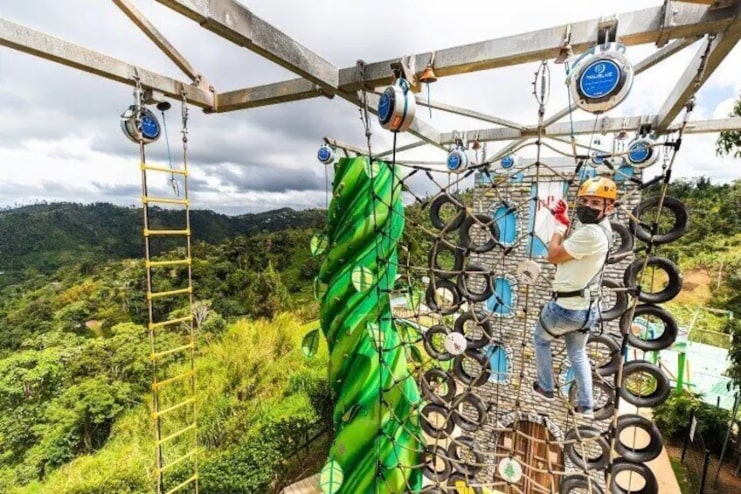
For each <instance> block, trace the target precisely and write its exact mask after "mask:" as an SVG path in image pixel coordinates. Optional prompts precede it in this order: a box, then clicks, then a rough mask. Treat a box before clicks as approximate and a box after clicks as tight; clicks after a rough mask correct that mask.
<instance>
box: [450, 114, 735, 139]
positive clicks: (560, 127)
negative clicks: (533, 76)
mask: <svg viewBox="0 0 741 494" xmlns="http://www.w3.org/2000/svg"><path fill="white" fill-rule="evenodd" d="M657 120H658V115H650V116H643V117H621V118H609V117H605V118H601V119H597V120H579V121H576V122H574V123H573V133H574V135H585V134H592V133H595V134H607V133H609V132H619V131H621V130H626V129H627V130H633V129H637V128H638V127H639V126H640V125H641V124H643V123H651V124H654V125H655V123H656V121H657ZM680 125H681V124H680V123H677V124H673V125H670V126H668V127H667V128H666V129H664V131H665V132H671V131H673V130H677V129H678V128H679V127H680ZM722 130H741V118H720V119H714V120H699V121H696V122H692V121H691V122H689V123H688V124H687V127H686V128H685V131H684V132H685V133H686V134H702V133H708V132H720V131H722ZM571 132H572V125H571V123H570V122H559V123H554V124H551V125H549V126H548V127H546V128H545V129H544V132H543V136H544V137H553V136H569V135H571ZM537 135H538V132H537V129H535V128H532V127H530V128H528V130H527V132H524V133H523V132H519V131H517V130H514V129H505V128H502V127H499V128H495V129H483V130H480V131H479V135H478V139H479V141H482V142H483V141H511V140H513V139H523V138H528V137H531V138H535V137H537ZM454 142H455V138H454V135H453V132H444V133H442V134H441V136H440V143H441V144H452V143H454Z"/></svg>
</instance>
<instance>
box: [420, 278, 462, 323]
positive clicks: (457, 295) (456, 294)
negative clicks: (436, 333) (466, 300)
mask: <svg viewBox="0 0 741 494" xmlns="http://www.w3.org/2000/svg"><path fill="white" fill-rule="evenodd" d="M439 288H444V289H446V290H450V293H452V294H453V303H452V304H451V305H449V306H445V307H438V306H437V302H436V301H435V291H436V290H437V289H439ZM425 301H426V302H427V307H429V308H430V310H432V311H433V312H439V313H440V314H442V315H443V316H447V315H448V314H454V313H455V312H456V311H457V310H458V308H459V307H460V306H461V303H462V302H463V301H462V300H461V292H460V291H459V290H458V286H457V285H456V284H455V283H453V282H452V281H450V280H434V283H430V284H429V285H428V286H427V291H426V292H425Z"/></svg>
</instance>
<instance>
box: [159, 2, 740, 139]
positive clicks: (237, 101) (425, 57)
mask: <svg viewBox="0 0 741 494" xmlns="http://www.w3.org/2000/svg"><path fill="white" fill-rule="evenodd" d="M157 1H158V2H160V3H164V4H165V5H168V6H172V8H173V9H174V10H177V11H178V12H181V13H183V14H185V15H187V16H188V17H191V18H193V19H195V20H196V21H198V22H200V23H205V22H206V21H205V19H206V14H207V12H208V7H207V6H205V5H202V6H200V7H198V6H196V4H198V5H200V4H205V3H209V1H210V2H213V1H216V0H198V1H196V0H190V1H186V0H177V1H176V0H157ZM219 1H226V0H219ZM185 4H188V5H190V6H189V7H187V8H186V5H185ZM674 8H675V11H676V13H675V14H674V15H673V16H672V22H673V24H672V25H671V26H669V27H666V26H664V27H663V29H662V26H663V21H664V13H663V7H655V8H650V9H644V10H638V11H634V12H628V13H625V14H621V15H619V16H618V22H619V26H620V28H619V34H620V39H621V41H622V42H623V43H625V44H627V45H634V44H642V43H651V42H655V41H657V40H658V39H659V36H663V37H664V38H665V39H672V38H686V39H684V40H682V41H681V42H678V43H674V44H672V45H669V46H666V47H664V48H663V49H661V50H659V51H657V52H656V53H655V54H654V55H652V56H650V57H648V58H647V59H646V61H645V68H644V69H643V70H646V69H648V68H650V67H652V66H653V65H655V64H656V63H658V62H659V61H661V60H663V59H664V58H666V57H667V56H669V55H671V54H673V53H675V52H676V51H679V50H680V49H682V48H684V47H685V46H687V45H689V44H691V43H692V42H693V41H694V40H695V39H697V38H699V37H701V36H702V35H704V34H706V33H708V32H719V31H722V30H723V29H725V28H726V27H728V26H729V25H730V23H731V22H732V21H733V20H734V15H735V14H734V12H733V8H726V9H718V10H714V11H709V10H708V9H706V8H705V7H702V6H696V5H675V6H674ZM599 22H600V19H592V20H589V21H583V22H578V23H575V24H571V25H570V28H571V33H572V34H571V45H572V47H573V48H574V50H575V51H577V52H578V51H583V50H585V49H587V48H588V47H590V46H591V45H593V44H594V43H595V42H596V41H597V31H598V29H597V27H598V25H599ZM206 27H207V28H208V25H206ZM567 27H569V26H566V25H564V26H557V27H553V28H548V29H542V30H539V31H533V32H530V33H525V34H517V35H514V36H508V37H506V38H498V39H493V40H489V41H483V42H480V43H474V44H470V45H464V46H458V47H454V48H448V49H445V50H442V51H437V52H435V73H436V74H437V75H438V77H442V76H446V75H456V74H462V73H466V72H474V71H478V70H486V69H492V68H496V67H505V66H509V65H516V64H522V63H527V62H534V61H540V60H547V59H549V58H556V56H557V55H558V53H559V51H560V49H561V48H562V47H563V39H564V34H565V33H566V31H567ZM211 30H212V31H214V32H216V33H217V34H220V35H222V36H224V37H226V38H227V39H231V38H229V37H228V36H225V35H223V34H222V33H221V32H219V31H218V30H216V29H211ZM430 55H431V53H423V54H418V55H414V56H412V60H413V63H412V65H414V66H415V67H416V68H417V69H419V70H418V72H419V71H421V69H422V68H424V67H425V65H426V64H427V63H428V62H429V59H430ZM401 58H404V57H399V58H396V59H392V60H386V61H383V62H375V63H370V64H367V65H366V67H365V79H364V81H363V82H361V81H357V80H356V71H357V68H356V67H355V66H352V67H345V68H343V69H340V70H339V84H338V85H336V86H334V88H336V89H335V91H336V90H340V91H345V92H351V91H356V90H359V89H361V88H362V86H365V87H366V88H369V87H374V88H375V87H378V86H384V85H387V84H389V83H390V82H391V69H390V65H391V63H392V62H396V61H398V60H399V59H401ZM283 66H286V65H283ZM286 68H288V69H289V70H293V69H291V67H286ZM636 69H640V66H638V67H636ZM293 71H294V72H296V73H298V74H300V72H298V71H297V70H293ZM300 75H301V74H300ZM300 81H301V79H292V80H288V81H283V82H278V83H276V84H271V85H269V86H262V87H261V88H262V90H260V91H253V90H252V89H257V88H246V89H242V90H237V91H233V92H232V94H231V95H230V98H229V99H230V102H231V104H232V105H234V106H233V107H234V109H241V108H254V107H258V106H265V105H270V104H276V103H282V102H284V101H296V100H299V99H304V98H311V97H315V96H317V94H315V93H314V94H312V93H311V91H309V90H307V86H306V85H302V84H301V82H300ZM314 82H318V81H314ZM318 83H319V82H318ZM319 85H320V86H321V87H322V88H323V89H324V90H325V91H328V92H330V93H331V92H335V91H332V89H333V88H332V87H331V86H327V85H323V84H321V83H319ZM268 88H269V91H267V90H265V89H268ZM418 102H419V103H420V104H426V102H425V101H423V100H422V99H421V98H420V99H418ZM440 105H441V106H440V108H439V109H441V110H443V111H445V108H443V107H442V106H443V105H442V104H440ZM445 106H448V105H445ZM448 107H449V108H453V107H450V106H448ZM566 114H568V112H566V113H562V112H561V115H560V116H559V117H558V118H561V117H563V116H564V115H566ZM473 118H478V117H473ZM558 118H556V119H555V120H554V121H556V120H558ZM500 120H501V121H500V122H497V123H498V124H499V125H503V126H505V127H513V128H519V127H520V126H519V125H517V124H516V123H515V122H508V123H509V125H507V124H505V123H504V122H505V121H504V120H503V119H500Z"/></svg>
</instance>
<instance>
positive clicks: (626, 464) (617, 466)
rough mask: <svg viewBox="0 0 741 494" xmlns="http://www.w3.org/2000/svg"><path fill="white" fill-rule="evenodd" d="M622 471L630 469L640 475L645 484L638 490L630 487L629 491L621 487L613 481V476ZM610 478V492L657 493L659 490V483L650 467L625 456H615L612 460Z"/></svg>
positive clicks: (626, 493) (616, 493) (625, 493)
mask: <svg viewBox="0 0 741 494" xmlns="http://www.w3.org/2000/svg"><path fill="white" fill-rule="evenodd" d="M623 471H630V472H633V473H634V474H638V475H640V476H641V477H643V479H644V480H645V481H646V485H644V486H643V489H640V490H634V489H631V490H630V491H629V490H628V489H623V488H622V487H620V486H619V485H618V484H617V482H615V477H617V475H618V474H619V473H620V472H623ZM610 479H611V480H610V492H611V493H612V494H658V492H659V485H658V483H657V482H656V477H655V476H654V474H653V472H652V471H651V469H650V468H648V466H646V465H644V464H643V463H635V462H632V461H629V460H627V459H625V458H617V459H616V460H615V461H613V462H612V468H610Z"/></svg>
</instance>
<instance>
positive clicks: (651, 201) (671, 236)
mask: <svg viewBox="0 0 741 494" xmlns="http://www.w3.org/2000/svg"><path fill="white" fill-rule="evenodd" d="M659 199H660V197H659V196H655V197H649V198H648V199H646V200H644V201H642V202H641V203H640V204H639V205H638V206H636V207H635V209H633V216H635V217H636V218H639V219H642V220H643V219H644V218H642V215H643V213H644V211H646V209H649V208H655V207H656V206H658V205H659ZM664 209H668V210H669V211H671V213H672V215H674V225H673V226H672V228H671V229H670V230H669V231H668V232H666V233H662V234H658V235H654V237H653V239H652V238H651V230H650V226H649V227H646V226H645V225H642V224H637V223H636V222H635V220H633V219H631V220H630V230H631V231H632V232H633V233H634V234H635V236H636V238H638V240H641V241H643V242H646V243H649V242H651V243H653V244H654V245H661V244H668V243H669V242H674V241H675V240H677V239H678V238H680V237H681V236H682V235H684V234H685V232H686V231H687V229H688V228H689V223H690V221H689V220H690V218H689V213H688V212H687V207H686V206H685V205H684V203H683V202H682V201H680V200H679V199H676V198H674V197H668V196H667V197H664V202H663V203H662V205H661V210H662V212H663V210H664ZM651 216H654V215H653V214H652V215H651ZM646 219H649V220H650V221H654V220H655V219H656V218H655V217H652V218H646Z"/></svg>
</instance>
